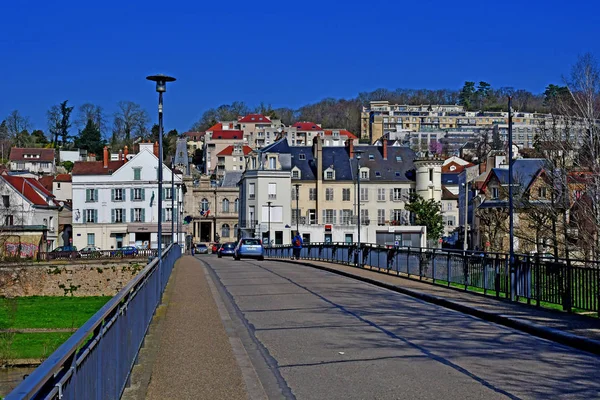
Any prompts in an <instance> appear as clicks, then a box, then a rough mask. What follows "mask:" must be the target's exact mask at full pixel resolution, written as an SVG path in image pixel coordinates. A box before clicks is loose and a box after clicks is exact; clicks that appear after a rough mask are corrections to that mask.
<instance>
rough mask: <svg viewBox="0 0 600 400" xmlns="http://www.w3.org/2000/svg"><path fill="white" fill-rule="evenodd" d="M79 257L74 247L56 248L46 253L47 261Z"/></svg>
mask: <svg viewBox="0 0 600 400" xmlns="http://www.w3.org/2000/svg"><path fill="white" fill-rule="evenodd" d="M77 257H81V255H80V254H79V252H78V251H77V247H75V246H58V247H57V248H55V249H54V250H52V251H50V252H49V253H48V259H50V260H53V259H55V258H77Z"/></svg>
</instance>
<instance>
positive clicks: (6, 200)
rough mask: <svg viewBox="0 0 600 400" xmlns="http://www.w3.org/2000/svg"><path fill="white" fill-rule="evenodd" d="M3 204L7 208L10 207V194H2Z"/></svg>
mask: <svg viewBox="0 0 600 400" xmlns="http://www.w3.org/2000/svg"><path fill="white" fill-rule="evenodd" d="M2 205H3V206H4V207H6V208H8V207H10V196H8V195H3V196H2Z"/></svg>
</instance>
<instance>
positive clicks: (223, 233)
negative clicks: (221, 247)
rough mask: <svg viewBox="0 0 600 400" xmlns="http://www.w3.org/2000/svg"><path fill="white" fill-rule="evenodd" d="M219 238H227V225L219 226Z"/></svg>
mask: <svg viewBox="0 0 600 400" xmlns="http://www.w3.org/2000/svg"><path fill="white" fill-rule="evenodd" d="M221 237H224V238H228V237H229V224H223V225H222V226H221Z"/></svg>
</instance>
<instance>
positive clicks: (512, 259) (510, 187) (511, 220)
mask: <svg viewBox="0 0 600 400" xmlns="http://www.w3.org/2000/svg"><path fill="white" fill-rule="evenodd" d="M512 159H513V137H512V97H511V96H508V240H509V251H508V267H509V271H510V282H511V283H510V299H511V300H513V301H514V300H515V298H516V293H515V291H516V289H517V282H515V247H514V217H513V163H512Z"/></svg>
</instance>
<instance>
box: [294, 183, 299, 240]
mask: <svg viewBox="0 0 600 400" xmlns="http://www.w3.org/2000/svg"><path fill="white" fill-rule="evenodd" d="M294 186H295V187H296V233H297V234H300V228H299V223H300V204H299V201H300V184H299V183H295V184H294Z"/></svg>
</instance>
